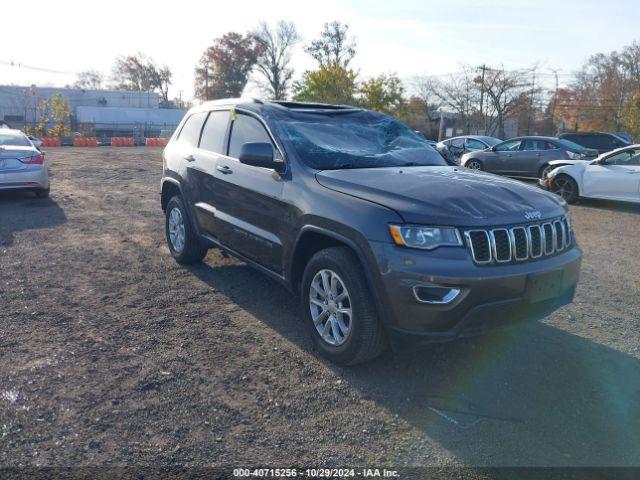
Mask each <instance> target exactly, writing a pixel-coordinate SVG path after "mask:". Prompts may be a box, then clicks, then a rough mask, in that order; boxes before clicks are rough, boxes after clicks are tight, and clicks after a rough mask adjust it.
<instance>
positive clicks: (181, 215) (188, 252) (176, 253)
mask: <svg viewBox="0 0 640 480" xmlns="http://www.w3.org/2000/svg"><path fill="white" fill-rule="evenodd" d="M165 230H166V235H167V245H168V246H169V251H170V252H171V256H172V257H173V258H175V259H176V261H177V262H178V263H182V264H189V263H197V262H200V261H202V259H203V258H204V257H205V256H206V255H207V248H206V247H204V246H203V245H202V244H201V243H200V241H199V240H198V237H197V235H196V233H195V231H194V230H193V228H192V227H191V223H190V222H189V218H188V217H187V212H186V209H185V206H184V203H183V202H182V199H181V198H180V197H179V196H177V195H176V196H175V197H173V198H172V199H171V200H169V203H167V209H166V221H165Z"/></svg>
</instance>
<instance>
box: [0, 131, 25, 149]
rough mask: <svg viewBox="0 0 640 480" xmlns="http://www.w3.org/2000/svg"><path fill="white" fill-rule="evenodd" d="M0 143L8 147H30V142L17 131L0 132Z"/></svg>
mask: <svg viewBox="0 0 640 480" xmlns="http://www.w3.org/2000/svg"><path fill="white" fill-rule="evenodd" d="M0 145H5V146H10V147H30V146H31V142H30V141H29V139H28V138H27V137H25V136H24V135H20V134H19V133H0Z"/></svg>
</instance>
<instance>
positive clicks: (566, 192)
mask: <svg viewBox="0 0 640 480" xmlns="http://www.w3.org/2000/svg"><path fill="white" fill-rule="evenodd" d="M573 190H574V188H573V182H572V181H571V180H569V179H568V178H562V177H560V178H556V179H555V180H554V181H553V184H552V187H551V191H552V192H553V193H555V194H556V195H558V196H559V197H562V198H563V199H564V200H567V199H569V198H572V197H573V194H574V191H573Z"/></svg>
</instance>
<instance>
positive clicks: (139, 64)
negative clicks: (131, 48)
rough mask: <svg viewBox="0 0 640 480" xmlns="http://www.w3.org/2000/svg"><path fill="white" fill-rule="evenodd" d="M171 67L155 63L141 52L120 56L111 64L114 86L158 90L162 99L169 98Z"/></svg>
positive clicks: (144, 90) (145, 90) (125, 88)
mask: <svg viewBox="0 0 640 480" xmlns="http://www.w3.org/2000/svg"><path fill="white" fill-rule="evenodd" d="M171 77H172V73H171V69H169V67H167V66H166V65H165V66H159V65H157V64H156V63H155V62H154V61H153V60H152V59H151V58H148V57H147V56H146V55H144V54H142V53H137V54H135V55H128V56H120V57H118V58H116V61H115V64H114V66H113V80H114V82H115V85H114V86H115V87H116V88H120V89H123V90H140V91H143V92H153V91H158V93H159V94H160V96H161V97H162V99H163V100H165V101H167V100H168V99H169V85H171Z"/></svg>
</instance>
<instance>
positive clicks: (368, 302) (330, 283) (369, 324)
mask: <svg viewBox="0 0 640 480" xmlns="http://www.w3.org/2000/svg"><path fill="white" fill-rule="evenodd" d="M301 301H302V311H303V315H304V321H305V323H306V324H307V326H308V327H309V329H310V331H311V336H312V338H313V341H314V343H315V345H316V347H317V348H318V350H319V351H320V353H321V354H322V355H323V356H324V357H326V358H328V359H329V360H331V361H332V362H334V363H337V364H340V365H355V364H358V363H363V362H366V361H368V360H371V359H373V358H375V357H377V356H378V355H379V354H380V353H382V351H383V350H384V349H385V346H386V339H385V336H384V332H383V328H382V325H381V324H380V321H379V319H378V315H377V311H376V307H375V303H374V298H373V295H372V294H371V292H370V291H369V286H368V285H367V281H366V279H365V276H364V272H363V270H362V267H361V265H360V262H359V261H358V259H357V257H356V256H355V255H354V254H353V253H352V252H351V250H349V249H348V248H346V247H336V248H327V249H325V250H321V251H320V252H318V253H316V254H315V255H314V256H313V257H312V258H311V260H310V261H309V263H308V264H307V266H306V268H305V271H304V275H303V279H302V293H301Z"/></svg>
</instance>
